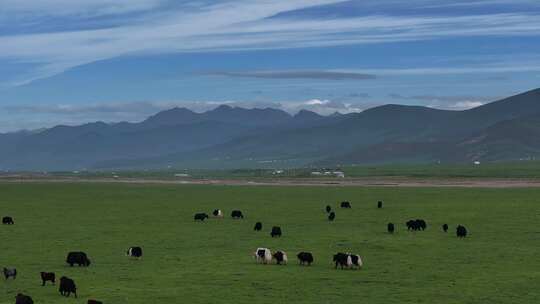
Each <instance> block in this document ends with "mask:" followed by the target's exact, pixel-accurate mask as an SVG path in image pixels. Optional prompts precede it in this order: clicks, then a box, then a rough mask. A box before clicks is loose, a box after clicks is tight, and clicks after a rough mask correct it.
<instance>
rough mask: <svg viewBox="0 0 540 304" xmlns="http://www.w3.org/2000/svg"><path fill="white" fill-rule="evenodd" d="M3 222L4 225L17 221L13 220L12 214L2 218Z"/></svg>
mask: <svg viewBox="0 0 540 304" xmlns="http://www.w3.org/2000/svg"><path fill="white" fill-rule="evenodd" d="M2 224H4V225H13V224H15V222H14V221H13V218H12V217H11V216H4V217H3V218H2Z"/></svg>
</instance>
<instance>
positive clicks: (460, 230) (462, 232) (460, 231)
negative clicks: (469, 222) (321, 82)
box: [456, 225, 467, 238]
mask: <svg viewBox="0 0 540 304" xmlns="http://www.w3.org/2000/svg"><path fill="white" fill-rule="evenodd" d="M456 236H457V237H459V238H464V237H466V236H467V228H465V227H464V226H461V225H458V226H457V228H456Z"/></svg>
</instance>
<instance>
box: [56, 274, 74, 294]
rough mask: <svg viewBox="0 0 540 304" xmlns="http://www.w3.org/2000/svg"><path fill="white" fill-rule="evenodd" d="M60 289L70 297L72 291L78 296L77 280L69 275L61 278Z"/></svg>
mask: <svg viewBox="0 0 540 304" xmlns="http://www.w3.org/2000/svg"><path fill="white" fill-rule="evenodd" d="M58 291H59V292H60V294H61V295H63V296H65V297H69V295H70V294H71V293H73V295H75V298H76V297H77V286H76V285H75V282H74V281H73V280H72V279H70V278H68V277H61V278H60V288H58Z"/></svg>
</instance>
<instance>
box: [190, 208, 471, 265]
mask: <svg viewBox="0 0 540 304" xmlns="http://www.w3.org/2000/svg"><path fill="white" fill-rule="evenodd" d="M339 207H340V208H343V209H351V208H352V205H351V203H350V202H348V201H343V202H341V203H340V205H339ZM382 207H383V202H382V201H378V202H377V208H378V209H382ZM325 210H326V213H327V214H328V220H329V221H331V222H332V221H334V220H335V219H336V213H335V212H334V211H333V210H332V206H330V205H327V206H326V208H325ZM212 215H213V217H214V218H223V212H222V211H221V210H220V209H215V210H214V211H213V212H212ZM231 217H232V218H233V219H240V218H242V219H243V218H244V215H243V214H242V211H240V210H234V211H232V212H231ZM209 218H210V217H209V215H208V214H206V213H196V214H195V216H194V220H195V221H201V222H204V220H205V219H209ZM405 225H406V227H407V230H408V231H424V230H426V229H427V223H426V221H425V220H423V219H414V220H409V221H407V222H406V223H405ZM262 228H263V224H262V222H256V223H255V226H254V227H253V230H254V231H261V230H262ZM448 228H449V227H448V224H444V225H442V230H443V231H444V232H448ZM387 231H388V233H390V234H392V233H394V232H395V231H396V225H394V223H388V224H387ZM281 235H282V231H281V227H279V226H273V227H272V229H271V231H270V236H271V237H273V238H274V237H281ZM456 236H457V237H459V238H463V237H466V236H467V229H466V228H465V227H464V226H462V225H458V226H457V227H456ZM253 256H254V258H255V261H256V262H257V263H261V264H271V263H272V262H273V261H275V263H276V264H277V265H286V264H287V263H288V257H287V253H286V252H285V251H283V250H277V251H275V252H273V253H272V251H271V250H270V249H268V248H264V247H260V248H257V249H256V250H255V252H254V253H253ZM296 257H297V259H298V262H299V264H300V265H308V266H309V265H311V264H312V263H313V261H314V258H313V254H312V253H311V252H300V253H298V254H297V255H296ZM333 263H334V264H335V268H336V269H337V268H338V267H340V268H341V269H344V268H347V269H360V268H361V267H362V265H363V262H362V258H361V257H360V256H359V255H357V254H352V253H343V252H338V253H336V254H335V255H334V256H333Z"/></svg>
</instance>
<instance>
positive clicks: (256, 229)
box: [253, 222, 262, 231]
mask: <svg viewBox="0 0 540 304" xmlns="http://www.w3.org/2000/svg"><path fill="white" fill-rule="evenodd" d="M253 230H255V231H261V230H262V223H261V222H256V223H255V227H253Z"/></svg>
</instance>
